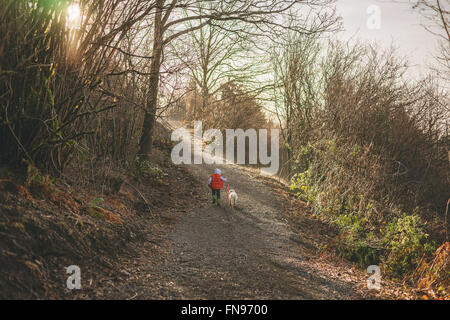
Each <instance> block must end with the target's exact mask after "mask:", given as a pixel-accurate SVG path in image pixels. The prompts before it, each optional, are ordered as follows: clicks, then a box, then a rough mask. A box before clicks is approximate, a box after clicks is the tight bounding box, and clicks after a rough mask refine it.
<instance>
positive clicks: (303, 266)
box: [99, 165, 364, 299]
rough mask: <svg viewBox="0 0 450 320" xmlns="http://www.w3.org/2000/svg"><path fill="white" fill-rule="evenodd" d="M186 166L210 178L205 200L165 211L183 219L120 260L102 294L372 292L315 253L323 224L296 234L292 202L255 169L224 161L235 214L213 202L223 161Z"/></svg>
mask: <svg viewBox="0 0 450 320" xmlns="http://www.w3.org/2000/svg"><path fill="white" fill-rule="evenodd" d="M186 167H187V170H188V171H190V172H191V173H192V174H193V175H194V176H195V177H198V179H199V181H204V182H205V193H204V196H203V198H202V200H203V202H204V206H203V207H201V208H197V209H193V210H190V211H188V212H187V213H184V214H178V215H177V214H174V213H172V214H168V213H166V214H165V215H163V216H162V219H174V221H175V220H177V222H175V223H174V226H173V228H172V230H170V231H169V232H166V233H164V234H161V235H159V236H158V235H155V234H152V235H149V240H150V239H151V240H150V241H148V242H146V243H144V244H143V245H142V248H139V251H140V252H141V255H140V256H139V257H138V258H133V259H132V260H130V259H129V258H124V260H123V261H121V262H119V263H120V264H121V265H123V270H122V271H121V272H120V275H118V278H116V279H115V280H112V279H109V280H108V279H107V280H105V282H104V283H103V285H104V288H103V289H102V292H101V293H100V295H101V298H105V297H106V298H120V299H360V298H364V297H363V294H364V293H362V292H363V291H364V290H362V289H363V285H362V284H363V281H364V280H361V277H359V278H358V277H356V278H355V277H353V278H352V277H351V276H350V277H341V276H342V275H343V274H344V273H347V274H348V273H353V272H354V271H353V269H352V268H348V269H345V268H343V267H339V266H331V265H327V264H325V265H324V264H323V263H318V262H317V261H315V260H314V259H311V257H317V256H318V255H317V252H318V249H319V248H318V244H317V241H316V240H315V239H314V238H313V236H312V235H313V233H314V232H315V231H314V229H317V226H319V225H320V223H319V222H318V221H310V222H308V221H306V222H304V224H303V225H302V226H300V228H301V229H303V230H305V232H304V234H302V232H300V233H299V230H298V226H297V228H296V231H295V232H294V229H293V228H292V226H291V225H290V223H289V222H288V221H287V220H286V217H285V216H284V215H283V214H282V212H283V210H282V209H283V201H285V200H284V199H282V197H280V195H278V194H277V193H275V192H274V191H273V190H272V188H271V187H270V186H269V185H267V184H265V183H262V182H261V180H260V179H259V178H258V177H257V175H256V174H255V173H254V171H252V170H247V169H243V168H240V167H238V166H234V165H225V166H219V167H220V168H221V169H222V171H223V174H224V176H227V177H229V179H230V181H231V182H232V186H233V188H235V189H236V190H237V192H238V195H239V201H238V202H239V204H238V208H237V209H236V210H235V211H234V212H231V211H230V210H229V209H226V208H222V207H217V206H215V205H213V204H212V203H211V202H210V201H211V200H210V197H209V189H208V188H207V187H206V181H207V179H208V177H209V175H210V174H211V172H213V170H214V168H215V167H216V166H214V167H213V166H209V165H191V166H186ZM269 180H270V179H269ZM222 196H225V192H224V191H222ZM313 224H314V225H315V226H314V225H313ZM316 231H317V230H316ZM318 232H320V230H319V231H318ZM341 269H342V270H341ZM344 279H345V280H344ZM99 297H100V296H99Z"/></svg>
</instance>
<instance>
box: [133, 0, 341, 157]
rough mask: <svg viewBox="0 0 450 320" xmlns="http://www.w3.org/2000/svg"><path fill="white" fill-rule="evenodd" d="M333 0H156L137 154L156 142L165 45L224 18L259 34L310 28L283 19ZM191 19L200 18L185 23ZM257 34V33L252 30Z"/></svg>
mask: <svg viewBox="0 0 450 320" xmlns="http://www.w3.org/2000/svg"><path fill="white" fill-rule="evenodd" d="M331 2H332V1H331V0H310V1H307V2H305V1H300V0H291V1H286V0H281V1H280V0H278V1H277V0H261V1H253V0H241V1H199V0H197V1H195V0H194V1H193V0H185V1H183V0H172V1H166V0H156V5H155V10H154V28H153V50H152V56H153V59H152V64H151V70H150V76H149V79H148V81H149V91H148V98H147V103H146V110H145V116H144V123H143V126H142V136H141V139H140V142H139V152H138V155H140V156H142V157H149V155H150V153H151V150H152V144H153V130H154V127H155V121H156V114H157V105H158V88H159V77H160V70H161V65H162V62H163V60H162V58H163V54H164V49H165V48H166V47H167V45H168V44H170V43H171V42H172V41H174V40H175V39H177V38H179V37H180V36H182V35H185V34H188V33H190V32H193V31H196V30H200V29H202V28H203V27H205V26H208V25H212V24H214V25H216V26H218V27H219V28H220V24H215V23H216V22H221V21H240V22H242V23H243V24H244V25H245V26H253V27H254V28H255V30H257V32H258V33H259V34H265V35H266V36H268V37H276V36H277V34H278V35H279V34H280V32H281V31H283V30H286V29H294V30H295V31H297V32H309V31H310V30H305V29H304V28H295V27H292V26H289V25H287V24H285V23H284V21H286V16H289V15H295V14H297V11H298V9H299V8H300V7H302V6H304V5H308V6H319V7H321V6H324V5H328V4H330V3H331ZM321 18H322V21H321V22H322V23H321V28H322V29H323V30H325V29H327V28H329V27H330V26H332V25H334V24H335V23H336V19H335V18H334V16H333V15H330V14H324V15H322V16H321ZM188 22H192V23H193V22H199V23H197V24H194V23H193V25H192V26H191V27H189V26H187V27H186V23H188ZM248 30H249V31H247V30H246V28H242V27H236V28H232V27H231V29H230V30H228V31H230V32H234V33H236V34H240V35H252V32H253V28H249V29H248ZM253 35H254V34H253Z"/></svg>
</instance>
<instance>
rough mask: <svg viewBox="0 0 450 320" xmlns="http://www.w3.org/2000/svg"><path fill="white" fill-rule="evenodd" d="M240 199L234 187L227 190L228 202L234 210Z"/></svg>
mask: <svg viewBox="0 0 450 320" xmlns="http://www.w3.org/2000/svg"><path fill="white" fill-rule="evenodd" d="M237 200H238V195H237V193H236V191H235V190H234V189H230V190H228V192H227V203H228V205H229V206H230V208H231V209H232V210H234V207H235V206H236V203H237Z"/></svg>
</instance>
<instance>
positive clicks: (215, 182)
mask: <svg viewBox="0 0 450 320" xmlns="http://www.w3.org/2000/svg"><path fill="white" fill-rule="evenodd" d="M220 177H221V175H220V174H218V173H214V174H213V175H212V176H211V189H214V190H218V189H222V188H223V181H222V179H221V178H220Z"/></svg>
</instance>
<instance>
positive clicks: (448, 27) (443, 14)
mask: <svg viewBox="0 0 450 320" xmlns="http://www.w3.org/2000/svg"><path fill="white" fill-rule="evenodd" d="M413 8H415V9H417V10H419V12H420V13H421V14H422V15H423V16H424V17H425V19H426V20H427V21H428V23H427V24H424V28H425V29H426V30H427V31H429V32H430V33H432V34H434V35H436V36H437V37H438V38H439V39H440V44H439V45H440V54H439V55H438V56H436V60H437V62H438V65H439V66H440V67H441V68H442V69H441V70H438V72H439V73H440V74H441V75H442V77H443V78H444V79H446V80H450V11H449V10H450V6H449V5H448V2H442V1H440V0H415V3H414V5H413Z"/></svg>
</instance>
